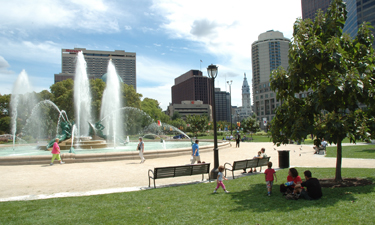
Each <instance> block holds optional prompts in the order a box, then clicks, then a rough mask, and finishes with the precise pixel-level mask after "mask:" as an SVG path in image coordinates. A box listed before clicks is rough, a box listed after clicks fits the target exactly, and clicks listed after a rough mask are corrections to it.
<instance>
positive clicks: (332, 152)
mask: <svg viewBox="0 0 375 225" xmlns="http://www.w3.org/2000/svg"><path fill="white" fill-rule="evenodd" d="M326 156H327V157H336V156H337V148H336V146H334V147H327V154H326ZM342 157H343V158H363V159H375V145H358V146H342Z"/></svg>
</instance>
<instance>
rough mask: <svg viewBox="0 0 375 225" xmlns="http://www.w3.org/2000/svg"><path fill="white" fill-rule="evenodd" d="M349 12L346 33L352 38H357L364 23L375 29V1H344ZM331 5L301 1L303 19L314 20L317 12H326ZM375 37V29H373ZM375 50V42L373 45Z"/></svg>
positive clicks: (322, 1)
mask: <svg viewBox="0 0 375 225" xmlns="http://www.w3.org/2000/svg"><path fill="white" fill-rule="evenodd" d="M344 2H345V3H346V10H347V11H348V15H347V17H348V18H347V19H346V23H345V26H344V30H343V31H344V32H345V33H348V34H349V35H350V36H351V37H352V38H355V37H356V36H357V32H358V27H359V25H361V24H362V23H363V22H369V23H370V24H371V26H373V27H375V0H344ZM330 4H331V0H301V7H302V19H311V20H314V19H315V16H316V12H317V10H318V9H321V10H322V11H323V12H326V11H327V9H328V7H329V6H330ZM372 34H373V35H375V28H373V29H372ZM373 47H374V48H375V41H374V43H373Z"/></svg>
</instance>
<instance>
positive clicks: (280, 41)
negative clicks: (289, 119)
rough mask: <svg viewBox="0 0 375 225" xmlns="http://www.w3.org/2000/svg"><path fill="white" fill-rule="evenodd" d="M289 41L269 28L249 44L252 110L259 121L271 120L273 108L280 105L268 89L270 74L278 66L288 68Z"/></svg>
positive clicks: (273, 113)
mask: <svg viewBox="0 0 375 225" xmlns="http://www.w3.org/2000/svg"><path fill="white" fill-rule="evenodd" d="M289 42H290V40H289V39H288V38H284V35H283V33H281V32H279V31H273V30H269V31H267V32H265V33H262V34H260V35H259V36H258V40H257V41H255V42H253V43H252V45H251V55H252V68H253V71H252V72H253V78H252V86H253V104H254V106H253V110H254V112H255V113H256V115H257V117H258V120H259V121H263V120H264V119H266V120H267V121H270V120H272V118H273V117H274V116H275V112H274V110H275V108H276V107H277V106H279V105H280V103H279V102H277V101H276V94H275V93H274V92H273V91H271V89H270V75H271V72H272V70H274V69H277V68H278V67H280V66H282V67H283V68H284V69H285V70H286V69H287V68H288V50H289ZM262 124H263V123H262ZM262 126H263V125H262Z"/></svg>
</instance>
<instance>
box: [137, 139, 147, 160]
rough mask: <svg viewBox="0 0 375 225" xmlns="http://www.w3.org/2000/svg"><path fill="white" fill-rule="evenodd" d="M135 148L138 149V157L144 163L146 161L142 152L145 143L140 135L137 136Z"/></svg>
mask: <svg viewBox="0 0 375 225" xmlns="http://www.w3.org/2000/svg"><path fill="white" fill-rule="evenodd" d="M137 150H138V151H139V157H140V158H141V163H144V162H145V161H146V159H145V157H143V152H144V151H145V144H144V143H143V140H142V138H141V137H140V138H139V143H138V146H137Z"/></svg>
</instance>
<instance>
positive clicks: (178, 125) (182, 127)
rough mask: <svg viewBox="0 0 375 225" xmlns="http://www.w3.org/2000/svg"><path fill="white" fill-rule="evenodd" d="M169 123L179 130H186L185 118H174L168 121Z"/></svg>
mask: <svg viewBox="0 0 375 225" xmlns="http://www.w3.org/2000/svg"><path fill="white" fill-rule="evenodd" d="M170 124H171V125H172V126H174V127H176V128H178V129H180V130H184V131H185V130H186V122H185V120H183V119H181V118H177V119H175V120H172V121H171V122H170Z"/></svg>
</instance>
